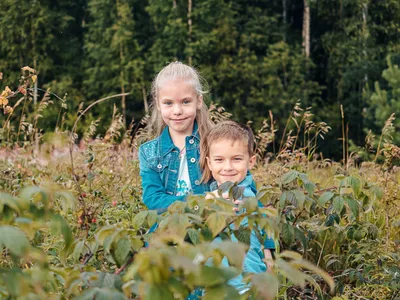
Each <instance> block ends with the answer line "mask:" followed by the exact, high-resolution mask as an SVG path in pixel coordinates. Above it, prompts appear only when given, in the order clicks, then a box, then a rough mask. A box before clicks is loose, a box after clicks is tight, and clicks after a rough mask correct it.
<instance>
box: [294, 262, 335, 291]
mask: <svg viewBox="0 0 400 300" xmlns="http://www.w3.org/2000/svg"><path fill="white" fill-rule="evenodd" d="M291 263H292V264H294V265H296V266H297V267H301V268H303V269H308V270H310V271H312V272H314V273H315V274H317V275H319V276H321V277H322V279H324V280H325V282H326V283H327V284H328V286H329V288H330V289H331V293H333V291H334V288H335V281H334V280H333V278H332V277H331V276H330V275H329V274H328V273H327V272H325V271H324V270H322V269H321V268H318V267H317V266H316V265H314V264H312V263H310V262H309V261H306V260H304V259H301V260H298V261H292V262H291Z"/></svg>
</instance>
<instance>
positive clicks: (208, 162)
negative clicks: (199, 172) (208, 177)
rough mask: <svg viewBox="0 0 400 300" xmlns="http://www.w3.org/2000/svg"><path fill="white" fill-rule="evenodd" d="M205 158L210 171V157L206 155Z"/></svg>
mask: <svg viewBox="0 0 400 300" xmlns="http://www.w3.org/2000/svg"><path fill="white" fill-rule="evenodd" d="M206 160H207V166H208V168H209V169H210V171H211V161H210V158H209V157H208V156H207V157H206Z"/></svg>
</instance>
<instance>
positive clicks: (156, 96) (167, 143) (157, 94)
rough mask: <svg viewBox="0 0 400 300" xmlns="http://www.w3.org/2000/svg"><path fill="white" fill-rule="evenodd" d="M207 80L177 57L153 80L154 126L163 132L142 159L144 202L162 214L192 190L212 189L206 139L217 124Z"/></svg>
mask: <svg viewBox="0 0 400 300" xmlns="http://www.w3.org/2000/svg"><path fill="white" fill-rule="evenodd" d="M201 81H202V79H201V77H200V75H199V74H198V73H197V71H196V70H195V69H194V68H192V67H190V66H188V65H185V64H183V63H180V62H173V63H170V64H169V65H167V66H166V67H164V68H163V69H162V70H161V71H160V72H159V73H158V75H157V76H156V78H155V79H154V81H153V84H152V89H151V94H152V103H151V106H150V109H151V117H150V124H149V125H150V130H151V132H153V133H155V134H156V136H158V137H157V138H155V139H153V140H151V141H149V142H147V143H145V144H143V145H141V146H140V148H139V164H140V176H141V177H142V188H143V202H144V204H145V205H146V206H147V207H148V208H149V209H155V210H157V211H158V212H159V213H161V212H164V211H165V210H166V209H167V208H168V206H169V205H171V204H172V203H173V202H175V201H183V200H184V199H185V196H186V195H187V194H188V193H194V194H204V193H205V192H206V191H209V187H208V185H207V184H202V183H201V170H200V165H199V158H200V151H199V147H200V138H201V137H203V136H204V134H205V132H207V131H208V130H209V129H210V128H211V121H210V120H209V117H208V110H207V106H206V105H205V104H204V101H203V95H204V94H206V91H205V90H204V88H203V86H202V84H201Z"/></svg>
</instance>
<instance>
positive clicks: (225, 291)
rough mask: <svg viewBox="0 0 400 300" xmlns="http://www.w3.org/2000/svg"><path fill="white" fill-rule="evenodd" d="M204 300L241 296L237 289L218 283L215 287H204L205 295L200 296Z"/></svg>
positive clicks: (236, 299) (238, 297)
mask: <svg viewBox="0 0 400 300" xmlns="http://www.w3.org/2000/svg"><path fill="white" fill-rule="evenodd" d="M202 299H204V300H214V299H229V300H243V299H247V298H243V296H241V295H240V294H239V293H238V291H237V290H236V289H235V288H234V287H232V286H229V285H224V284H221V285H218V286H215V287H209V288H207V289H206V292H205V295H204V296H203V297H202Z"/></svg>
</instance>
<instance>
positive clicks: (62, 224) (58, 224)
mask: <svg viewBox="0 0 400 300" xmlns="http://www.w3.org/2000/svg"><path fill="white" fill-rule="evenodd" d="M51 227H52V229H53V231H54V233H55V234H59V233H61V234H62V235H63V237H64V242H65V246H64V250H63V251H64V252H66V251H67V250H68V248H69V247H70V246H71V245H72V242H73V237H72V231H71V228H70V227H69V225H68V223H67V222H66V221H65V220H64V218H63V217H61V216H59V215H53V217H52V218H51Z"/></svg>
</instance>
